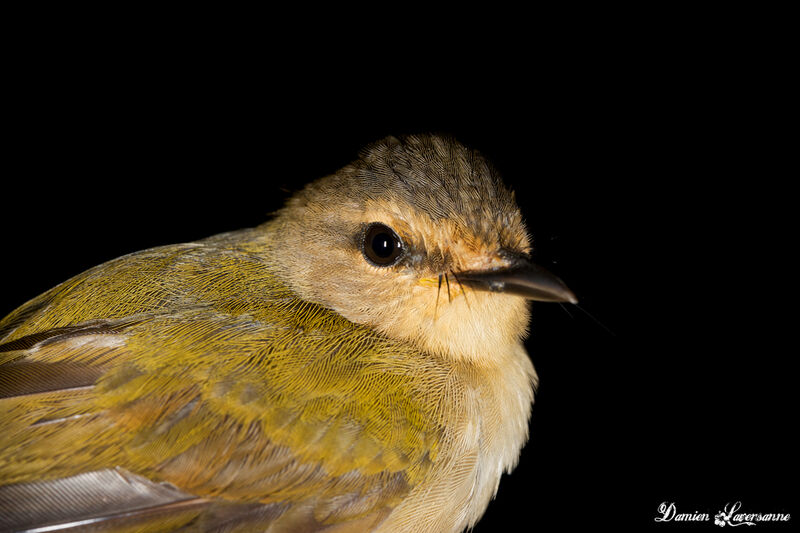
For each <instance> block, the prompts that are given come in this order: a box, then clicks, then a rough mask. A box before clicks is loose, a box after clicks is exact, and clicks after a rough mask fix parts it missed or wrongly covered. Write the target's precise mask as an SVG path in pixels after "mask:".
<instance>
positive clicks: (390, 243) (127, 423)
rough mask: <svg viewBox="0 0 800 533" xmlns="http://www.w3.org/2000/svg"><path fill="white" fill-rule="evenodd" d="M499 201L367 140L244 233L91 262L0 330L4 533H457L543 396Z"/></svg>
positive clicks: (556, 297)
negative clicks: (346, 160) (538, 395)
mask: <svg viewBox="0 0 800 533" xmlns="http://www.w3.org/2000/svg"><path fill="white" fill-rule="evenodd" d="M531 252H532V238H531V236H530V234H529V232H528V230H527V227H526V225H525V222H524V220H523V217H522V214H521V211H520V209H519V207H518V205H517V203H516V199H515V195H514V193H513V192H512V191H511V190H510V189H509V188H508V187H507V186H506V185H505V184H504V182H503V181H502V179H501V177H500V175H499V173H498V171H497V170H496V169H495V167H494V166H492V164H491V163H490V162H489V161H488V160H487V159H486V158H485V157H484V156H483V155H481V153H480V152H478V151H477V150H474V149H472V148H468V147H466V146H464V145H463V144H461V143H459V142H458V141H457V140H455V139H454V138H453V137H451V136H449V135H443V134H409V135H398V136H392V137H387V138H385V139H382V140H379V141H376V142H373V143H372V144H370V145H369V146H367V147H366V148H364V149H363V150H362V151H361V152H359V153H358V156H357V157H356V158H355V159H354V160H353V162H352V163H350V164H348V165H346V166H345V167H343V168H342V169H340V170H338V171H336V172H334V173H332V174H330V175H327V176H325V177H322V178H321V179H318V180H316V181H313V182H311V183H309V184H307V185H306V186H304V187H302V188H299V189H298V190H297V191H295V192H294V193H293V194H292V195H291V196H290V197H289V198H288V199H287V200H286V202H285V204H284V206H283V207H282V208H280V209H279V210H277V211H276V212H275V213H273V214H272V215H271V216H270V217H269V218H268V219H267V220H266V221H265V222H264V223H263V224H261V225H258V226H255V227H252V228H247V229H242V230H237V231H232V232H227V233H223V234H219V235H214V236H211V237H208V238H205V239H202V240H197V241H194V242H188V243H183V244H175V245H166V246H160V247H156V248H151V249H147V250H143V251H138V252H134V253H130V254H128V255H124V256H122V257H119V258H117V259H113V260H111V261H108V262H106V263H103V264H101V265H99V266H96V267H94V268H91V269H89V270H87V271H85V272H83V273H81V274H79V275H77V276H75V277H73V278H71V279H69V280H67V281H64V282H63V283H61V284H60V285H57V286H56V287H54V288H52V289H51V290H49V291H47V292H45V293H43V294H41V295H40V296H38V297H36V298H34V299H32V300H30V301H29V302H27V303H25V304H23V305H21V306H20V307H19V308H17V309H16V310H14V311H13V312H11V313H10V314H9V315H8V316H6V317H5V318H4V319H3V320H2V321H0V421H1V422H2V424H0V427H2V429H3V431H2V432H0V530H2V531H36V532H39V531H54V530H62V529H63V530H91V531H220V532H221V531H226V532H227V531H231V532H233V531H236V532H238V531H266V532H270V533H278V532H312V531H314V532H316V531H324V532H328V533H333V532H336V533H343V532H356V531H357V532H366V531H376V532H411V531H413V532H459V531H463V530H465V529H467V528H471V527H473V526H475V524H476V523H477V522H478V521H479V519H480V518H481V516H482V515H483V514H484V512H485V511H486V509H487V506H488V505H489V503H490V501H491V500H492V498H493V497H494V496H495V495H496V492H497V490H498V486H499V483H500V479H501V476H502V475H503V473H505V472H510V471H511V470H513V468H514V467H515V465H516V463H517V462H518V458H519V455H520V452H521V449H522V448H523V446H524V444H525V443H526V441H527V440H528V422H529V418H530V414H531V409H532V405H533V401H534V393H535V389H536V386H537V384H538V377H537V374H536V371H535V369H534V367H533V365H532V363H531V360H530V358H529V356H528V354H527V352H526V349H525V347H524V345H523V340H524V339H525V338H526V337H527V335H528V327H529V321H530V307H531V302H532V301H543V302H572V303H576V302H577V300H576V297H575V295H574V293H573V292H572V291H570V289H569V288H568V287H567V285H566V284H565V282H564V281H562V280H561V279H560V278H559V277H557V276H556V275H554V274H553V273H551V272H549V271H548V270H546V269H545V268H543V267H541V266H537V265H536V264H535V263H534V262H533V261H532V259H531Z"/></svg>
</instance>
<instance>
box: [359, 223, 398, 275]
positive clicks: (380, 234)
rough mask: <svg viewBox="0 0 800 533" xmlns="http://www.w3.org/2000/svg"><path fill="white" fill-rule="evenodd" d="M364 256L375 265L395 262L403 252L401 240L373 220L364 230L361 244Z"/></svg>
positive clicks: (386, 227)
mask: <svg viewBox="0 0 800 533" xmlns="http://www.w3.org/2000/svg"><path fill="white" fill-rule="evenodd" d="M361 250H362V251H363V252H364V257H366V258H367V261H369V262H370V263H372V264H373V265H375V266H379V267H384V266H390V265H393V264H395V263H396V262H397V260H398V259H399V258H400V255H401V254H402V253H403V241H401V240H400V237H398V236H397V234H396V233H395V232H394V231H393V230H392V228H390V227H389V226H385V225H383V224H379V223H377V222H373V223H372V224H370V225H369V226H367V228H366V230H365V231H364V241H363V243H362V245H361Z"/></svg>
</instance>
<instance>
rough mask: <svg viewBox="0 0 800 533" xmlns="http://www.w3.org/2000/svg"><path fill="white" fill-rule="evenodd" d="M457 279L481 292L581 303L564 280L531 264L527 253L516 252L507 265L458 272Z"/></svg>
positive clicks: (542, 300) (541, 300)
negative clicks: (519, 253)
mask: <svg viewBox="0 0 800 533" xmlns="http://www.w3.org/2000/svg"><path fill="white" fill-rule="evenodd" d="M456 279H457V280H458V281H459V283H461V284H463V285H466V286H467V287H470V288H472V289H475V290H479V291H490V292H504V293H507V294H516V295H518V296H523V297H525V298H527V299H529V300H538V301H540V302H570V303H573V304H576V303H578V299H577V298H575V295H574V294H573V293H572V291H571V290H569V288H567V285H566V284H565V283H564V282H563V281H561V279H559V278H558V277H557V276H556V275H554V274H552V273H550V272H549V271H548V270H546V269H544V268H542V267H540V266H539V265H536V264H534V263H532V262H531V260H530V259H529V258H528V257H527V256H525V255H516V254H515V255H514V256H513V257H511V258H510V259H509V260H508V266H505V267H499V268H494V269H491V270H480V271H478V270H471V271H470V270H468V271H465V272H458V273H457V274H456Z"/></svg>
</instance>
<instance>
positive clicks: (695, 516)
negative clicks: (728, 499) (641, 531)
mask: <svg viewBox="0 0 800 533" xmlns="http://www.w3.org/2000/svg"><path fill="white" fill-rule="evenodd" d="M741 508H742V502H736V503H728V504H726V505H725V507H723V509H722V511H720V512H718V513H717V514H715V515H714V524H716V525H718V526H720V527H722V526H733V527H736V526H754V525H756V524H757V523H759V522H788V521H789V519H790V518H791V517H792V515H791V514H789V513H750V512H746V513H744V512H742V513H740V512H739V511H740V510H741ZM655 520H656V522H707V521H710V520H711V515H710V514H709V513H701V512H698V511H695V512H692V513H679V512H678V507H677V506H676V505H675V502H663V503H661V505H659V506H658V515H657V516H656V518H655Z"/></svg>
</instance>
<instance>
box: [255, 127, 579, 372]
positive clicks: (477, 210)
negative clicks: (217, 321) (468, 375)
mask: <svg viewBox="0 0 800 533" xmlns="http://www.w3.org/2000/svg"><path fill="white" fill-rule="evenodd" d="M271 227H272V228H273V237H272V239H273V242H274V246H275V251H276V261H277V262H278V267H279V273H280V275H281V277H282V278H283V279H284V280H285V281H286V282H287V284H288V285H289V286H290V287H291V288H292V289H293V290H294V291H295V292H296V293H297V294H298V295H299V296H300V297H301V298H302V299H304V300H308V301H312V302H315V303H318V304H320V305H323V306H325V307H328V308H330V309H332V310H334V311H336V312H337V313H339V314H340V315H342V316H344V317H345V318H347V319H349V320H351V321H352V322H355V323H358V324H363V325H367V326H369V327H371V328H373V329H375V330H377V331H379V332H380V333H382V334H384V335H387V336H389V337H391V338H395V339H400V340H403V341H406V342H411V343H413V344H414V345H416V346H418V347H419V348H420V349H423V350H426V351H430V352H434V353H437V354H440V355H442V356H447V357H454V358H458V359H467V360H470V361H473V362H477V363H480V362H482V361H489V359H490V358H491V354H493V353H499V352H501V351H502V347H503V346H507V345H512V344H517V343H519V342H520V340H521V339H522V338H523V337H524V336H525V335H526V333H527V327H528V321H529V304H528V301H529V300H544V301H569V302H575V297H574V296H573V294H572V293H571V292H570V291H569V289H568V288H567V287H566V285H564V283H563V282H562V281H561V280H559V279H558V278H557V277H555V276H554V275H552V274H550V273H549V272H547V271H546V270H544V269H543V268H541V267H537V266H536V265H534V264H533V263H532V262H531V261H530V258H529V252H530V250H531V241H530V237H529V235H528V232H527V229H526V227H525V224H524V222H523V219H522V215H521V213H520V210H519V208H518V206H517V205H516V202H515V199H514V194H513V193H512V192H511V191H510V190H509V189H508V188H506V187H505V185H504V184H503V183H502V181H501V180H500V178H499V176H498V174H497V172H496V171H495V170H494V169H493V168H492V167H491V165H490V164H489V163H488V162H487V161H486V160H485V159H484V158H483V157H482V156H481V155H480V154H479V153H477V152H475V151H473V150H470V149H468V148H466V147H464V146H463V145H461V144H459V143H458V142H456V141H455V140H453V139H450V138H447V137H441V136H432V135H424V136H423V135H419V136H407V137H402V138H394V137H389V138H387V139H384V140H382V141H380V142H377V143H375V144H373V145H371V146H369V147H368V148H367V149H365V150H364V151H363V152H362V153H361V156H360V158H359V159H357V160H356V161H354V162H353V163H351V164H350V165H348V166H346V167H344V168H343V169H341V170H340V171H338V172H336V173H335V174H332V175H330V176H327V177H325V178H322V179H320V180H317V181H315V182H313V183H311V184H309V185H308V186H306V187H305V188H304V189H303V190H301V191H299V192H298V193H297V194H295V195H294V196H293V197H292V198H291V199H290V200H289V201H288V203H287V205H286V206H285V207H284V208H283V209H282V210H281V211H279V213H278V215H277V217H276V219H275V220H274V221H273V222H272V223H271Z"/></svg>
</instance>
